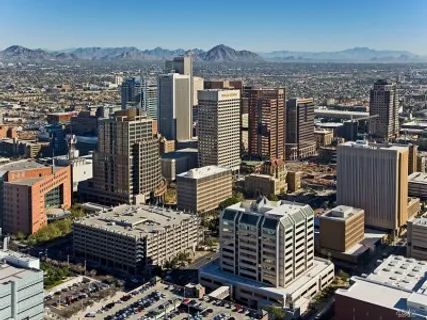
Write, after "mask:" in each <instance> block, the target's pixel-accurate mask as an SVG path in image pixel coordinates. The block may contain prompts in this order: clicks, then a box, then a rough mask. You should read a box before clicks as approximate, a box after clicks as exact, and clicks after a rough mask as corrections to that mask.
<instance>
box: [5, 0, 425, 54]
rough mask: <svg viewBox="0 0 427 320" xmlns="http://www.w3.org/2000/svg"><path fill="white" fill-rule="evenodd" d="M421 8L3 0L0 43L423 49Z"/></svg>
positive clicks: (310, 2)
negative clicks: (220, 44) (222, 44)
mask: <svg viewBox="0 0 427 320" xmlns="http://www.w3.org/2000/svg"><path fill="white" fill-rule="evenodd" d="M169 7H170V8H171V9H170V10H169ZM129 8H132V10H129ZM138 9H140V10H138ZM225 9H226V10H225ZM426 15H427V2H424V1H420V0H407V1H406V2H403V1H400V0H388V1H387V0H377V1H374V2H372V1H370V0H348V1H347V2H345V3H342V1H339V0H325V1H321V2H320V1H316V0H303V1H299V2H296V3H294V2H292V3H284V2H283V1H281V0H271V1H270V2H269V3H268V4H267V5H264V4H262V3H259V2H256V3H253V4H248V3H247V2H243V1H235V2H233V3H229V2H226V1H224V0H218V1H217V2H215V4H206V3H201V2H200V1H197V0H187V1H183V3H182V4H181V5H179V6H177V3H176V2H175V1H172V0H162V1H157V2H150V3H144V2H141V1H138V0H128V1H126V2H106V1H103V0H91V1H84V0H74V1H56V0H41V1H32V0H2V1H0V48H2V49H5V48H7V47H10V46H12V45H16V44H17V45H21V46H23V47H27V48H47V49H44V50H50V51H59V50H67V49H69V48H79V47H82V48H86V47H101V48H106V47H136V48H138V49H141V48H146V49H150V48H155V47H161V48H192V49H194V48H200V49H202V50H205V51H206V50H209V49H210V48H212V47H214V46H215V45H217V44H219V43H226V44H227V46H230V47H232V48H234V49H236V50H248V51H252V52H272V51H297V52H334V51H343V50H346V49H351V48H357V47H368V48H372V49H375V50H379V51H382V50H388V51H408V52H411V53H414V54H417V55H420V56H427V48H426V47H425V46H424V45H423V43H422V41H420V40H419V39H423V38H425V36H426V35H427V24H426V23H425V22H424V21H425V16H426ZM393 16H397V17H398V19H392V17H393ZM390 21H395V23H390ZM10 31H13V32H10ZM366 35H369V37H367V36H366ZM146 49H141V50H146ZM171 50H172V49H171Z"/></svg>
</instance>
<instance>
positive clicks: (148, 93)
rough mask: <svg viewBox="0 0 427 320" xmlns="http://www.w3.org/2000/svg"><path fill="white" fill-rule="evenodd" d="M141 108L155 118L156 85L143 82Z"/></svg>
mask: <svg viewBox="0 0 427 320" xmlns="http://www.w3.org/2000/svg"><path fill="white" fill-rule="evenodd" d="M142 110H144V111H145V112H146V113H147V115H148V116H149V117H150V118H152V119H157V85H155V84H145V83H144V86H143V87H142Z"/></svg>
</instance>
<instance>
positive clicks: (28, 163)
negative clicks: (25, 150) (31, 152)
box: [0, 160, 45, 172]
mask: <svg viewBox="0 0 427 320" xmlns="http://www.w3.org/2000/svg"><path fill="white" fill-rule="evenodd" d="M44 167H45V166H44V165H42V164H40V163H38V162H35V161H32V160H19V161H15V162H11V163H8V164H5V165H2V166H0V171H2V172H6V171H20V170H29V169H38V168H44Z"/></svg>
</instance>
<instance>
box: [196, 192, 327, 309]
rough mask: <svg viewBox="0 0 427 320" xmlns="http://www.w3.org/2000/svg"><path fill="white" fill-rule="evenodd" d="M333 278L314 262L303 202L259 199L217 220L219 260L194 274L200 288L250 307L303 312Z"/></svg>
mask: <svg viewBox="0 0 427 320" xmlns="http://www.w3.org/2000/svg"><path fill="white" fill-rule="evenodd" d="M333 277H334V266H333V264H332V263H331V262H329V261H325V260H323V259H318V258H314V212H313V210H312V209H311V207H310V206H309V205H307V204H300V203H294V202H289V201H277V202H276V201H268V200H267V199H266V198H262V197H261V198H259V199H258V200H256V201H252V202H241V203H238V204H235V205H232V206H229V207H228V208H226V209H225V210H224V211H223V212H222V213H221V217H220V259H219V264H218V263H217V262H213V263H211V264H209V265H207V266H205V267H203V268H202V269H201V270H200V271H199V281H200V283H201V284H202V285H204V286H206V287H208V288H210V289H214V288H218V287H220V286H222V285H227V286H230V287H232V290H231V292H233V295H234V298H236V299H239V300H241V301H243V302H245V303H246V304H248V305H249V306H251V307H261V306H263V305H274V306H280V307H282V308H286V309H291V310H293V311H295V310H298V311H300V312H301V314H302V313H303V312H304V311H305V310H306V309H307V307H308V304H309V302H310V300H311V298H312V297H313V296H314V295H316V294H317V293H318V292H319V291H320V290H322V289H324V288H325V287H326V286H328V285H329V284H330V283H331V281H332V280H333Z"/></svg>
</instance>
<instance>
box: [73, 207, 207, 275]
mask: <svg viewBox="0 0 427 320" xmlns="http://www.w3.org/2000/svg"><path fill="white" fill-rule="evenodd" d="M202 238H203V234H202V229H201V227H200V218H198V217H197V216H195V215H189V214H185V213H184V212H182V211H175V210H171V209H163V208H159V207H154V206H130V205H120V206H117V207H114V208H110V209H105V208H104V209H103V211H102V212H99V211H96V210H95V211H94V213H93V214H91V215H89V216H86V217H84V218H81V219H79V220H77V221H74V223H73V249H74V253H75V255H76V256H77V257H80V258H84V259H85V260H89V261H93V262H95V263H99V264H100V265H102V266H108V267H111V268H114V269H117V270H121V271H124V272H127V273H129V274H140V273H141V272H143V271H146V270H148V269H150V268H151V267H153V266H162V265H163V264H164V263H165V262H166V261H169V260H171V259H173V258H174V257H176V256H177V255H178V254H179V253H182V252H187V251H194V250H195V249H196V247H197V246H198V245H199V243H200V242H201V241H202Z"/></svg>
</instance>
